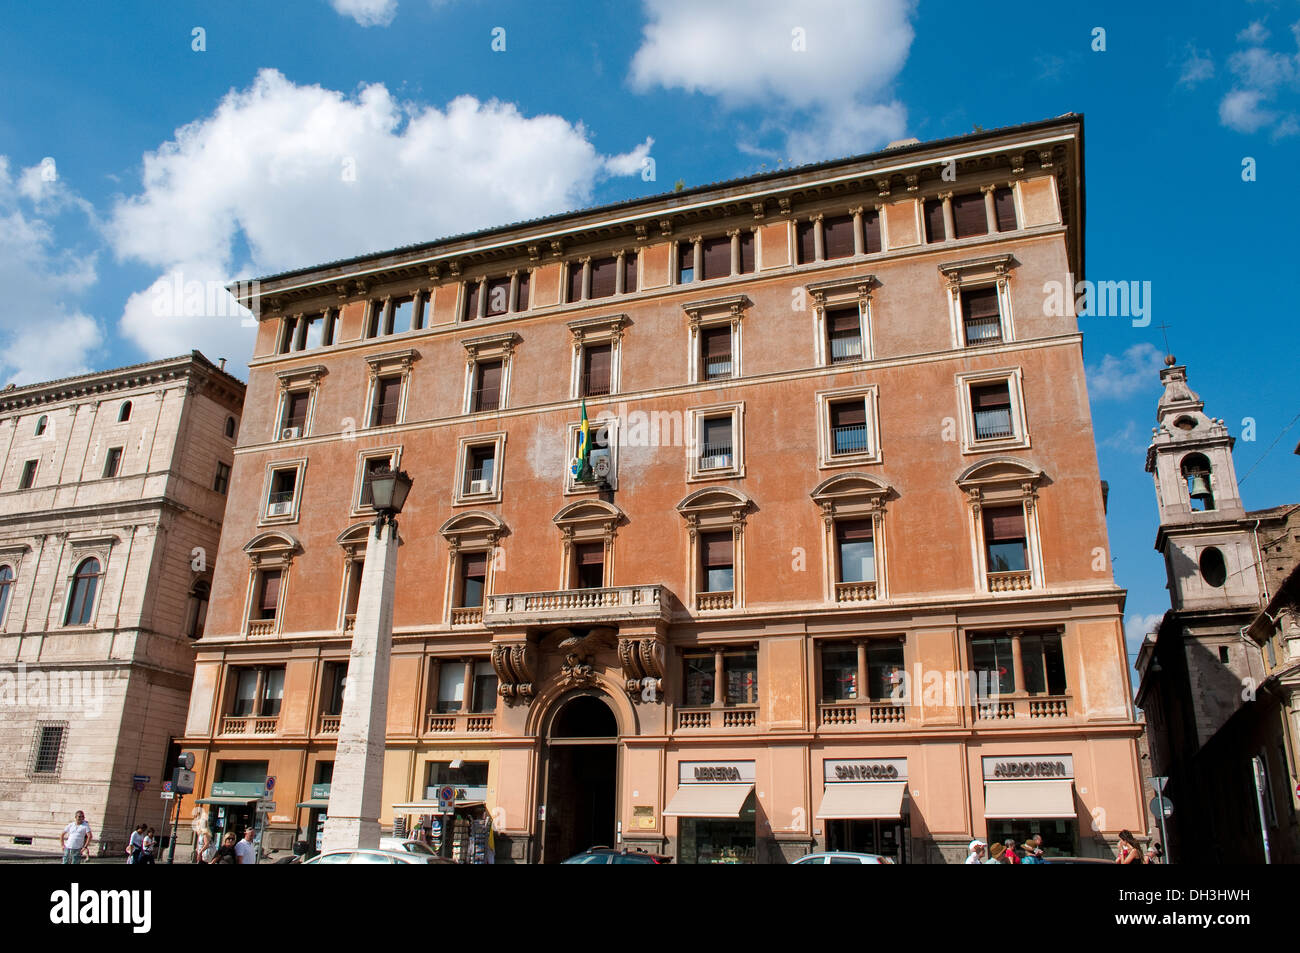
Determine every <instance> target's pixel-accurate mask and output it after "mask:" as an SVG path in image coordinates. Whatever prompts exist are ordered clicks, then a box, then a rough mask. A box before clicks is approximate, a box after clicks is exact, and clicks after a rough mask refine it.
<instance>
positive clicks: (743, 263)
mask: <svg viewBox="0 0 1300 953" xmlns="http://www.w3.org/2000/svg"><path fill="white" fill-rule="evenodd" d="M753 271H754V233H753V232H751V231H747V230H745V229H741V231H740V273H741V274H742V275H748V274H752V273H753Z"/></svg>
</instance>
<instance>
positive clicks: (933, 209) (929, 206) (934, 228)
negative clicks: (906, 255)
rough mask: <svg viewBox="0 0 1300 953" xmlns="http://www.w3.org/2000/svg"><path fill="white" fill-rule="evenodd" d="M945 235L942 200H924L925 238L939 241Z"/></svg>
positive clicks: (929, 240) (930, 240)
mask: <svg viewBox="0 0 1300 953" xmlns="http://www.w3.org/2000/svg"><path fill="white" fill-rule="evenodd" d="M946 237H947V234H946V232H945V231H944V227H943V200H942V199H927V200H926V202H925V240H926V241H927V242H941V241H943V240H944V239H945V238H946Z"/></svg>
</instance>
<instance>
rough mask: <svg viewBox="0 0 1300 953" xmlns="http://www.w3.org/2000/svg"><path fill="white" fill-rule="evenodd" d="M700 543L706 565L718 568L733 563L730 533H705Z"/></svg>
mask: <svg viewBox="0 0 1300 953" xmlns="http://www.w3.org/2000/svg"><path fill="white" fill-rule="evenodd" d="M700 545H701V553H702V556H703V559H704V565H705V566H706V567H708V568H710V569H717V568H721V567H727V566H731V565H732V555H731V534H730V533H704V534H703V535H701V536H700Z"/></svg>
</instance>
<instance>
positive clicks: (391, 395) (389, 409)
mask: <svg viewBox="0 0 1300 953" xmlns="http://www.w3.org/2000/svg"><path fill="white" fill-rule="evenodd" d="M378 386H379V392H378V394H377V399H376V407H375V425H376V426H379V427H386V426H388V425H390V424H395V423H397V403H398V399H399V398H400V397H401V394H402V379H401V378H400V377H381V378H379V385H378Z"/></svg>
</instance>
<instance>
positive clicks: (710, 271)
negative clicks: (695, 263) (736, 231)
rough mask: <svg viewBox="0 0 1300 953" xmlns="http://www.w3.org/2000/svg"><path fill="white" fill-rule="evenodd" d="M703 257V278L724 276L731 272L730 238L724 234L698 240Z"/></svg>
mask: <svg viewBox="0 0 1300 953" xmlns="http://www.w3.org/2000/svg"><path fill="white" fill-rule="evenodd" d="M700 248H701V251H702V253H703V257H704V274H703V275H702V276H701V277H703V278H726V277H728V276H729V275H730V274H731V239H730V238H728V237H727V236H726V235H722V236H721V237H718V238H706V239H704V241H702V242H700Z"/></svg>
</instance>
